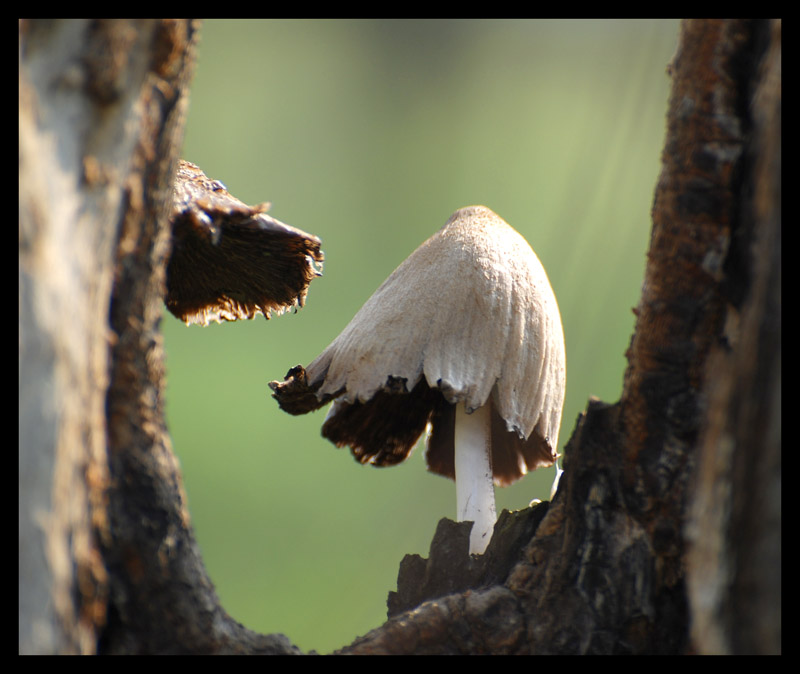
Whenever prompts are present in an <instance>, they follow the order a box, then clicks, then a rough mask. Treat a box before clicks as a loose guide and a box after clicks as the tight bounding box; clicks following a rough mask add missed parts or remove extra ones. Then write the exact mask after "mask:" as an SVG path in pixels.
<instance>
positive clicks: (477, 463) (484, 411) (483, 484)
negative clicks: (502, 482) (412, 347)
mask: <svg viewBox="0 0 800 674" xmlns="http://www.w3.org/2000/svg"><path fill="white" fill-rule="evenodd" d="M489 409H490V408H489V405H488V404H486V405H483V406H482V407H479V408H478V409H476V410H474V411H473V412H472V413H467V410H466V405H465V404H462V403H459V404H457V405H456V425H455V437H454V440H455V442H454V444H455V471H456V509H457V520H458V521H459V522H474V524H473V525H472V533H471V534H470V538H469V552H470V554H472V555H480V554H483V552H484V551H485V550H486V546H488V545H489V541H490V540H491V538H492V532H493V531H494V523H495V521H496V519H497V513H496V510H495V505H494V481H493V479H492V455H491V426H490V415H489Z"/></svg>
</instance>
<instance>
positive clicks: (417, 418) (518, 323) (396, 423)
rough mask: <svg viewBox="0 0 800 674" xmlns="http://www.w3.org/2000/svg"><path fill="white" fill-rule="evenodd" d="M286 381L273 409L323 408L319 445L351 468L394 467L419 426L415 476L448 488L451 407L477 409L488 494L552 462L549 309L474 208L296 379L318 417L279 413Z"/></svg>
mask: <svg viewBox="0 0 800 674" xmlns="http://www.w3.org/2000/svg"><path fill="white" fill-rule="evenodd" d="M299 371H302V368H299ZM293 374H298V368H295V369H294V370H292V371H290V373H289V375H287V379H286V381H285V382H284V383H278V382H273V383H271V384H270V386H271V387H272V388H273V390H275V392H276V393H275V397H276V398H277V399H278V401H279V403H281V406H282V407H284V409H286V410H287V411H290V412H292V413H301V412H306V411H310V409H313V408H315V407H318V406H321V405H322V404H325V403H326V402H328V401H329V400H332V399H335V400H336V402H335V403H334V405H333V407H332V408H331V410H330V412H329V414H328V417H327V419H326V421H325V423H324V425H323V431H322V432H323V435H324V436H325V437H327V438H329V439H330V440H331V441H333V442H334V443H335V444H337V445H338V446H346V445H349V446H350V447H351V448H352V450H353V453H354V455H355V456H356V458H357V459H358V460H359V461H361V462H362V463H373V464H376V465H391V464H394V463H398V462H399V461H402V460H403V459H405V458H406V457H407V456H408V454H409V453H410V452H411V450H412V449H413V447H414V445H415V444H416V441H417V440H418V438H419V436H420V435H421V434H422V432H423V431H424V430H425V428H426V426H427V424H428V423H430V424H431V434H430V437H429V440H428V449H427V452H426V458H427V461H428V466H429V468H430V470H432V471H434V472H437V473H440V474H443V475H447V476H449V477H451V478H452V477H454V469H453V426H454V419H455V407H454V404H455V403H459V402H463V403H464V404H465V405H466V407H467V411H472V410H475V409H477V408H479V407H481V406H483V405H485V404H486V403H487V402H489V403H490V405H491V419H492V421H491V432H492V465H493V469H494V479H495V482H496V483H498V484H508V483H510V482H513V481H514V480H516V479H518V478H519V477H521V476H522V475H524V474H525V473H526V472H527V471H528V470H533V469H536V468H538V467H542V466H549V465H552V464H553V462H554V461H555V459H556V448H557V444H558V433H559V428H560V425H561V411H562V406H563V402H564V392H565V379H566V363H565V351H564V336H563V331H562V327H561V318H560V315H559V311H558V305H557V304H556V299H555V296H554V295H553V291H552V289H551V287H550V283H549V281H548V278H547V274H546V273H545V271H544V268H543V267H542V265H541V263H540V262H539V259H538V258H537V256H536V254H535V253H534V252H533V250H532V249H531V247H530V245H529V244H528V243H527V241H525V239H524V238H523V237H522V236H521V235H520V234H519V233H518V232H517V231H516V230H514V229H513V228H512V227H510V226H509V225H508V224H507V223H506V222H505V221H504V220H503V219H502V218H500V217H499V216H498V215H496V214H495V213H494V212H492V211H491V210H490V209H488V208H486V207H485V206H469V207H466V208H462V209H460V210H458V211H456V212H455V213H454V214H453V215H452V216H451V217H450V219H449V220H448V221H447V223H446V224H445V225H444V227H442V229H440V230H439V231H438V232H437V233H436V234H434V235H433V236H432V237H431V238H429V239H428V240H427V241H426V242H425V243H423V244H422V245H421V246H420V247H419V248H418V249H417V250H415V251H414V252H413V253H412V254H411V255H410V256H409V257H408V258H407V259H406V260H405V261H404V262H403V263H402V264H401V265H400V266H399V267H398V268H397V269H396V270H395V271H394V272H393V273H392V274H391V276H389V277H388V278H387V279H386V281H385V282H384V283H383V284H382V285H381V286H380V287H379V288H378V289H377V290H376V291H375V293H374V294H373V295H372V296H371V297H370V298H369V299H368V300H367V302H366V303H365V304H364V306H363V307H362V308H361V309H360V310H359V311H358V313H357V314H356V315H355V316H354V317H353V319H352V320H351V322H350V323H349V324H348V325H347V327H345V329H344V330H343V331H342V333H341V334H340V335H339V336H338V337H337V338H336V339H334V341H333V342H332V343H331V344H330V345H329V346H328V347H327V348H326V349H325V350H324V351H323V352H322V354H321V355H320V356H319V357H318V358H316V359H315V360H314V361H313V362H312V363H311V364H310V365H309V366H308V367H307V368H306V370H305V373H304V374H305V377H306V379H305V380H303V385H304V386H306V385H307V387H308V388H307V389H305V390H306V394H307V395H306V398H305V400H306V401H307V400H308V399H309V398H310V396H309V395H308V391H312V392H313V393H314V395H315V396H316V400H317V402H318V405H311V406H309V405H305V406H304V407H303V408H302V409H300V408H299V407H297V408H295V409H291V407H292V406H291V404H289V403H287V404H286V405H284V402H283V400H282V398H283V397H284V395H283V391H284V390H288V389H286V387H287V386H288V385H289V384H291V383H292V382H291V380H292V376H291V375H293ZM296 383H297V382H295V384H296ZM398 394H406V395H398ZM286 397H287V399H288V396H286Z"/></svg>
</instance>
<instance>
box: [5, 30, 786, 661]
mask: <svg viewBox="0 0 800 674" xmlns="http://www.w3.org/2000/svg"><path fill="white" fill-rule="evenodd" d="M196 39H197V26H196V25H195V23H194V22H191V21H128V20H115V21H83V20H80V21H79V20H74V21H42V22H39V21H22V22H20V53H19V70H20V83H19V93H20V104H19V112H20V122H19V124H20V126H19V129H20V134H19V135H20V144H19V178H20V192H19V194H20V206H19V213H20V225H19V304H20V315H19V358H20V376H19V399H20V413H19V431H20V433H19V465H20V477H19V480H20V482H19V487H20V496H19V543H20V552H19V560H20V576H19V582H20V594H19V650H20V652H24V653H56V652H57V653H96V652H102V653H298V652H299V651H298V650H297V649H296V648H295V647H293V646H292V644H290V643H289V641H288V640H287V639H286V638H285V637H282V636H281V635H258V634H254V633H253V632H251V631H249V630H247V629H245V628H244V627H242V626H241V625H239V624H238V623H236V622H235V621H234V620H232V619H231V618H230V617H229V616H228V615H227V614H226V613H225V611H224V609H223V608H222V607H221V606H220V604H219V600H218V598H217V595H216V593H215V591H214V588H213V586H212V584H211V582H210V580H209V578H208V576H207V573H206V571H205V568H204V566H203V563H202V559H201V557H200V554H199V550H198V546H197V544H196V541H195V539H194V535H193V532H192V529H191V525H190V522H189V516H188V513H187V511H186V506H185V503H186V501H185V496H184V494H183V489H182V484H181V477H180V473H179V469H178V465H177V461H176V460H175V457H174V455H173V453H172V451H171V447H170V441H169V435H168V432H167V429H166V425H165V421H164V410H163V392H164V362H163V347H162V341H161V336H160V332H159V320H160V316H161V313H162V306H163V305H162V302H163V299H164V278H165V269H166V265H167V259H168V255H169V249H170V229H169V218H168V213H169V208H170V205H171V202H172V184H173V180H174V177H175V169H176V165H177V154H176V153H177V148H179V147H180V141H181V137H182V131H183V115H184V110H185V105H186V100H187V90H188V83H189V80H190V78H191V72H192V66H193V56H194V54H193V51H194V44H195V41H196ZM780 68H781V24H780V22H779V21H775V22H768V21H741V20H724V21H723V20H717V21H688V22H685V23H684V24H683V26H682V29H681V36H680V44H679V46H678V50H677V51H676V54H675V57H674V60H673V62H672V64H671V65H670V71H671V76H672V78H673V93H672V97H671V101H670V107H669V113H668V130H667V138H666V143H665V149H664V155H663V170H662V174H661V177H660V180H659V183H658V186H657V189H656V195H655V201H654V206H653V230H652V238H651V243H650V250H649V253H648V266H647V271H646V277H645V283H644V285H643V289H642V297H641V300H640V303H639V306H638V308H637V316H638V319H637V325H636V329H635V333H634V335H633V338H632V341H631V345H630V349H629V353H628V362H629V365H628V369H627V372H626V373H625V384H624V389H623V394H622V397H621V399H620V400H619V401H618V402H616V403H614V404H605V403H602V402H600V401H596V400H592V401H589V404H588V406H587V409H586V412H585V413H584V414H583V415H582V416H581V418H580V419H579V421H578V424H577V427H576V428H575V430H574V431H573V434H572V437H571V438H570V441H569V443H568V444H567V447H566V450H565V465H564V468H565V473H564V476H563V477H562V480H561V482H560V486H559V490H558V493H557V494H556V496H555V497H554V499H553V501H552V502H551V503H549V504H548V503H544V504H541V505H539V506H537V507H534V508H531V509H528V510H526V511H522V513H520V514H517V515H514V516H510V515H508V514H506V515H504V516H501V518H500V520H499V522H498V528H497V529H496V533H495V536H494V538H493V540H492V544H491V546H490V548H489V550H488V551H487V553H486V555H484V556H482V557H478V558H470V557H469V555H468V553H467V548H466V545H467V540H468V532H467V533H466V538H465V532H464V527H463V526H461V525H455V524H449V523H447V522H443V523H442V526H440V528H439V530H438V531H437V535H436V537H435V539H434V542H433V544H432V547H431V555H430V559H428V560H423V559H421V558H419V557H409V558H407V559H406V560H404V561H403V563H402V564H401V570H400V575H399V579H398V591H397V593H393V594H392V596H391V597H390V601H389V604H390V611H391V614H392V617H391V618H390V619H389V620H388V621H387V623H385V624H384V625H383V626H381V627H378V628H376V629H375V630H374V631H373V632H371V633H369V634H368V635H366V636H365V637H363V638H361V639H359V640H357V641H356V642H355V643H353V644H351V645H350V646H347V647H345V648H344V649H343V652H347V653H686V652H709V653H744V652H747V653H775V652H780V647H781V646H780V629H781V626H780V590H781V583H780V441H781V433H780V397H781V396H780V393H781V391H780V382H781V377H780V323H781V307H780V280H781V269H780V239H781V213H780V138H781V130H780V101H781V90H780V75H781V69H780ZM412 608H414V609H415V610H414V611H413V612H409V609H412Z"/></svg>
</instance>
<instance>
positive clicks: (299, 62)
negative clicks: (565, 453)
mask: <svg viewBox="0 0 800 674" xmlns="http://www.w3.org/2000/svg"><path fill="white" fill-rule="evenodd" d="M677 30H678V24H677V22H675V21H539V20H452V21H451V20H447V21H444V20H426V21H416V20H414V21H406V20H379V21H373V20H278V21H262V20H248V21H220V20H215V21H207V22H205V24H204V27H203V31H202V39H201V43H200V48H199V60H198V66H197V71H196V76H195V80H194V84H193V87H192V92H191V103H190V108H189V115H188V126H187V133H186V142H185V148H184V152H183V157H184V158H185V159H188V160H190V161H193V162H195V163H197V164H199V165H200V166H201V167H202V168H203V169H204V171H205V172H206V173H207V174H208V175H209V177H211V178H215V179H219V180H222V181H223V182H224V183H225V184H226V185H227V187H228V189H229V190H230V191H231V192H232V193H233V194H234V195H235V196H237V197H239V198H240V199H242V200H243V201H245V202H247V203H251V204H255V203H259V202H262V201H271V202H272V210H271V213H272V214H273V215H274V216H275V217H277V218H278V219H280V220H283V221H284V222H287V223H289V224H291V225H294V226H296V227H299V228H301V229H304V230H306V231H308V232H311V233H314V234H316V235H317V236H319V237H321V238H322V240H323V249H324V251H325V255H326V262H325V267H324V274H325V275H324V277H322V278H320V279H317V280H315V281H314V282H313V283H312V284H311V288H310V292H309V294H308V300H307V305H306V307H305V308H304V309H302V310H301V311H299V312H298V313H295V314H285V315H283V316H280V317H274V318H273V319H271V320H270V321H266V320H264V319H263V318H260V317H259V319H258V320H256V321H250V322H242V323H229V324H224V325H216V324H214V325H212V326H209V327H207V328H201V327H196V326H193V327H186V326H185V325H183V324H182V323H180V322H179V321H177V320H176V319H175V318H173V317H172V316H171V315H169V314H166V313H165V319H164V324H163V327H164V334H165V340H166V348H167V366H168V389H167V414H168V422H169V425H170V430H171V433H172V437H173V441H174V446H175V450H176V452H177V454H178V456H179V458H180V460H181V464H182V467H183V472H184V478H185V484H186V490H187V493H188V497H189V506H190V510H191V513H192V517H193V523H194V526H195V529H196V534H197V537H198V539H199V542H200V545H201V547H202V550H203V554H204V558H205V561H206V564H207V566H208V570H209V573H210V574H211V578H212V579H213V581H214V583H215V584H216V587H217V590H218V591H219V594H220V597H221V601H222V603H223V605H224V606H225V607H226V609H227V610H228V612H229V613H230V614H231V615H232V616H233V617H234V618H236V619H237V620H239V621H240V622H242V623H244V624H245V625H246V626H248V627H250V628H252V629H254V630H256V631H259V632H282V633H284V634H286V635H287V636H288V637H289V638H290V639H291V640H292V641H293V642H294V643H295V644H297V645H298V646H299V647H300V648H302V649H303V650H311V649H315V650H317V651H319V652H323V653H324V652H330V651H331V650H333V649H335V648H338V647H341V646H344V645H346V644H349V643H350V642H351V641H352V640H353V639H354V638H355V637H356V636H358V635H362V634H364V633H366V632H367V631H369V630H370V629H372V628H374V627H377V626H379V625H380V624H382V623H383V622H384V620H385V617H386V604H385V602H386V597H387V594H388V592H389V591H390V590H393V589H395V588H396V579H397V570H398V566H399V563H400V560H401V559H402V558H403V556H404V555H405V554H407V553H418V554H421V555H423V556H425V557H427V555H428V546H429V544H430V540H431V537H432V535H433V533H434V530H435V527H436V524H437V522H438V521H439V519H440V518H442V517H453V516H454V513H455V489H454V486H453V483H452V482H450V481H448V480H446V479H444V478H441V477H437V476H434V475H430V474H428V473H427V472H426V470H425V466H424V461H423V456H422V451H421V449H422V448H421V447H419V448H418V449H417V451H415V453H414V455H413V456H412V458H411V459H410V460H409V461H408V462H406V463H405V464H403V465H401V466H398V467H394V468H387V469H377V468H373V467H363V466H360V465H358V464H357V463H356V462H355V461H354V460H353V459H352V458H351V457H350V455H349V453H348V452H347V450H337V449H336V448H334V446H333V445H331V444H330V443H328V442H327V441H326V440H324V439H323V438H322V437H321V436H320V426H321V424H322V420H323V418H324V411H320V412H317V413H316V414H312V415H307V416H305V417H291V416H288V415H286V414H284V413H283V412H281V411H280V410H279V409H278V406H277V404H276V403H275V401H274V400H272V399H271V398H270V395H269V394H270V391H269V390H268V388H267V382H268V381H270V380H272V379H282V378H283V376H284V375H285V373H286V371H287V370H288V369H289V368H290V367H292V366H294V365H297V364H303V365H307V364H308V363H309V362H310V361H311V360H312V359H313V358H314V357H315V356H316V355H317V354H318V353H319V352H320V351H321V350H322V349H323V348H324V347H325V346H326V345H327V344H328V343H329V342H330V341H331V340H332V339H333V338H334V337H335V336H336V335H337V334H338V333H339V331H340V330H341V329H342V328H343V327H344V326H345V325H346V324H347V322H348V321H349V320H350V318H351V317H352V316H353V314H354V313H355V312H356V311H357V310H358V308H359V307H360V306H361V305H362V304H363V302H364V301H365V300H366V299H367V297H368V296H369V295H370V294H371V293H372V291H373V290H374V289H375V288H377V287H378V285H379V284H380V283H381V282H382V281H383V279H384V278H386V276H388V275H389V273H391V271H392V270H393V269H394V268H395V267H396V266H397V265H398V264H399V263H400V262H401V261H402V260H403V259H405V257H407V256H408V254H409V253H411V251H412V250H414V249H415V248H416V247H417V246H418V245H419V244H420V243H422V241H424V240H425V239H426V238H427V237H429V236H430V235H431V234H432V233H434V232H435V231H436V230H438V229H439V228H440V227H441V226H442V225H443V224H444V222H445V221H446V220H447V218H448V217H449V215H450V214H451V213H452V212H453V211H455V210H456V209H457V208H459V207H461V206H466V205H470V204H485V205H487V206H489V207H490V208H492V209H493V210H494V211H496V212H497V213H498V214H499V215H501V216H502V217H503V218H504V219H505V220H507V221H508V222H509V223H510V224H511V225H512V226H514V227H515V228H516V229H517V230H518V231H520V232H521V233H522V234H523V235H524V236H525V237H526V238H527V239H528V241H529V242H530V243H531V245H532V246H533V248H534V249H535V250H536V252H537V254H538V255H539V258H540V259H541V260H542V263H543V264H544V266H545V268H546V269H547V271H548V274H549V276H550V280H551V283H552V285H553V288H554V290H555V293H556V297H557V298H558V301H559V305H560V309H561V314H562V319H563V322H564V330H565V335H566V344H567V399H566V405H565V409H564V416H563V422H562V428H561V438H560V445H561V447H563V445H564V444H565V443H566V441H567V440H568V438H569V436H570V434H571V432H572V430H573V428H574V425H575V420H576V418H577V415H578V414H579V413H580V412H581V411H582V410H583V409H584V407H585V405H586V401H587V398H588V397H589V396H590V395H596V396H599V397H600V398H601V399H603V400H606V401H608V402H613V401H615V400H617V399H618V397H619V394H620V391H621V385H622V376H623V372H624V369H625V366H626V361H625V358H624V353H625V349H626V348H627V346H628V343H629V339H630V335H631V333H632V329H633V315H632V312H631V309H632V307H634V306H635V305H636V304H637V302H638V297H639V290H640V286H641V282H642V277H643V271H644V265H645V251H646V247H647V242H648V239H649V234H650V207H651V203H652V197H653V190H654V187H655V183H656V180H657V176H658V172H659V156H660V151H661V146H662V143H663V137H664V119H665V113H666V104H667V96H668V88H669V80H668V77H667V75H666V73H665V67H666V64H667V62H668V61H669V59H670V57H671V55H672V53H673V52H674V49H675V46H676V39H677ZM552 478H553V472H552V471H551V470H547V471H540V472H539V473H535V474H533V475H529V476H527V477H526V478H525V479H523V480H522V481H520V482H519V483H517V484H516V485H514V486H513V487H510V488H507V489H502V490H498V509H499V508H508V509H512V510H513V509H519V508H522V507H524V506H526V505H527V504H528V502H529V501H530V500H531V499H533V498H542V499H546V498H548V494H549V489H550V484H551V482H552Z"/></svg>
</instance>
